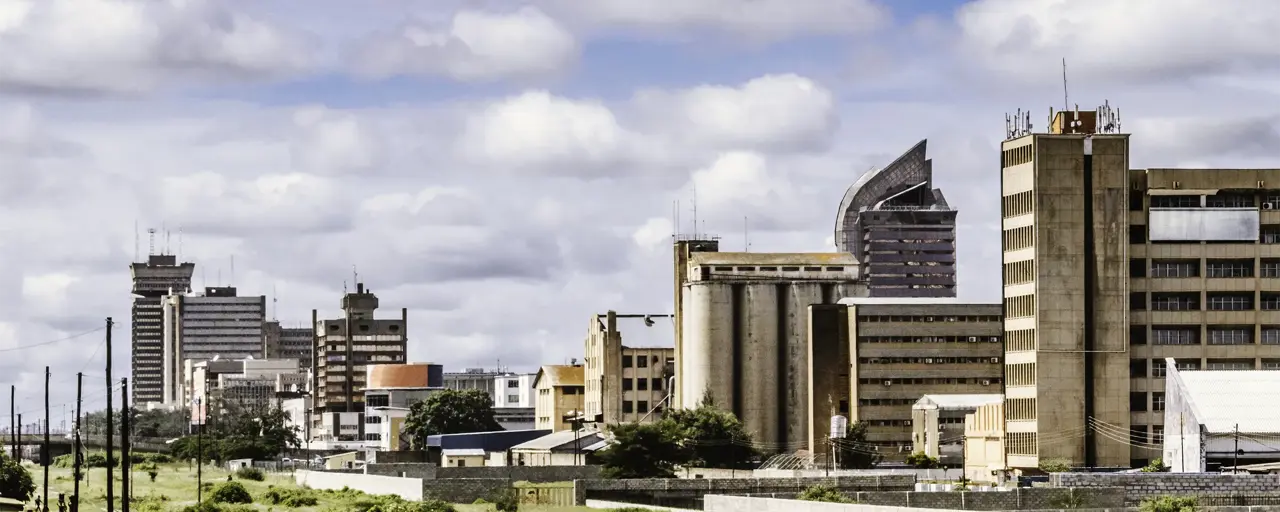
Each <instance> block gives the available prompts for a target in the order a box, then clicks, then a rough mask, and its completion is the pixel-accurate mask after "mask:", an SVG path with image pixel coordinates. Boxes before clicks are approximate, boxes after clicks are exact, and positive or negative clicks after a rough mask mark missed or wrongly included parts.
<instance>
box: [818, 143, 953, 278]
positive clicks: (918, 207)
mask: <svg viewBox="0 0 1280 512" xmlns="http://www.w3.org/2000/svg"><path fill="white" fill-rule="evenodd" d="M927 147H928V141H927V140H922V141H920V142H919V143H918V144H916V145H915V146H914V147H912V148H911V149H910V150H908V151H907V152H906V153H904V154H903V155H902V156H900V157H898V158H897V159H896V160H894V161H893V162H892V163H890V164H889V165H887V166H885V167H883V168H880V169H873V170H871V171H868V172H867V173H865V174H863V175H862V176H861V177H860V178H858V181H856V182H855V183H854V184H853V186H851V187H849V190H848V191H847V192H845V195H844V198H843V199H842V200H841V202H840V210H839V213H838V214H837V217H836V229H835V241H836V250H839V251H843V252H848V253H852V254H853V255H854V256H855V257H857V259H858V261H859V262H861V263H862V274H863V276H864V277H865V278H866V280H867V289H868V293H869V294H870V296H872V297H955V296H956V213H957V212H956V210H955V209H954V208H951V207H950V206H949V205H947V200H946V198H945V197H943V195H942V190H940V189H936V188H933V161H932V160H930V159H928V158H927V157H926V154H927V153H926V149H927Z"/></svg>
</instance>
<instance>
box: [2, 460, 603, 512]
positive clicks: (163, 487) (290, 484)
mask: <svg viewBox="0 0 1280 512" xmlns="http://www.w3.org/2000/svg"><path fill="white" fill-rule="evenodd" d="M26 467H27V470H28V471H30V472H31V477H32V479H33V480H35V483H36V495H40V494H41V493H42V492H43V488H44V487H43V485H44V469H43V468H41V467H39V466H35V465H31V464H27V465H26ZM114 473H115V479H116V482H115V491H114V492H115V502H116V507H115V509H116V510H119V509H120V484H121V482H120V479H121V475H120V471H119V470H118V469H117V470H116V471H115V472H114ZM202 473H203V475H202V476H203V480H204V481H205V482H213V483H214V484H215V485H216V484H218V483H220V482H225V481H227V476H228V475H229V473H228V472H227V471H226V470H223V469H216V468H211V467H209V466H205V468H204V470H203V471H202ZM105 480H106V469H101V468H99V469H93V470H90V471H89V472H88V478H87V480H85V481H81V482H80V499H81V504H82V505H81V508H80V510H81V511H83V512H91V511H99V510H106V504H107V491H106V486H105V485H104V482H105ZM236 481H238V482H240V483H241V484H243V485H244V486H245V488H246V489H247V490H248V491H249V493H250V494H252V495H253V496H254V501H261V500H260V499H259V497H260V496H261V495H262V494H263V493H265V492H266V491H267V489H268V488H270V487H273V486H274V487H276V488H296V487H297V484H295V483H294V480H293V476H292V475H290V474H288V473H283V474H271V473H268V474H267V477H266V480H265V481H262V482H254V481H252V480H236ZM74 484H75V482H74V481H73V480H72V478H71V470H70V469H67V468H58V467H50V468H49V495H50V497H51V498H52V499H53V504H54V505H56V504H57V499H58V493H60V492H61V493H65V494H66V496H67V500H68V501H70V500H71V496H72V489H73V486H74ZM130 486H131V487H132V492H131V494H132V495H133V498H134V500H135V501H134V503H138V500H141V499H148V498H150V499H148V501H159V500H160V499H164V503H165V509H166V510H173V511H177V510H181V509H182V508H183V507H185V506H187V505H191V504H194V503H195V502H196V471H195V468H193V467H188V466H187V465H186V464H164V465H161V466H160V472H159V475H158V476H157V477H156V481H155V482H152V481H151V477H150V476H148V475H147V473H146V472H145V471H134V472H133V479H132V480H131V481H130ZM203 494H204V497H205V498H207V497H208V492H207V491H206V492H204V493H203ZM320 496H321V500H320V502H319V503H318V504H317V505H316V506H314V507H299V508H286V507H284V506H281V505H268V504H265V503H255V504H254V505H253V507H254V508H256V509H259V510H281V511H291V512H318V511H325V512H329V511H337V510H344V505H349V502H347V501H343V500H344V498H339V497H335V496H326V495H324V494H320ZM161 497H163V498H161ZM135 508H137V506H136V505H135ZM457 508H458V512H488V511H492V510H493V506H492V505H472V504H459V505H457ZM50 509H53V510H57V509H56V507H50ZM520 510H522V511H524V510H527V511H529V512H578V511H590V510H598V509H592V508H587V507H536V506H522V507H521V508H520Z"/></svg>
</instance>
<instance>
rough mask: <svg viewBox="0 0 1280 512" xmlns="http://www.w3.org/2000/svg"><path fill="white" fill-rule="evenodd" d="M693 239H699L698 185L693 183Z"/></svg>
mask: <svg viewBox="0 0 1280 512" xmlns="http://www.w3.org/2000/svg"><path fill="white" fill-rule="evenodd" d="M693 237H694V238H698V183H697V182H696V181H695V182H694V183H693Z"/></svg>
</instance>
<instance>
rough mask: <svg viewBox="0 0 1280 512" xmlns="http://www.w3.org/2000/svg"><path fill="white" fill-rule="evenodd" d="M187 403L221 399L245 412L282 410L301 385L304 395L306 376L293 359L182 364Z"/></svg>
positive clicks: (206, 402) (183, 388)
mask: <svg viewBox="0 0 1280 512" xmlns="http://www.w3.org/2000/svg"><path fill="white" fill-rule="evenodd" d="M182 374H183V384H182V385H181V386H180V387H181V389H182V390H183V394H184V396H185V399H184V402H185V403H189V404H195V403H196V401H197V400H199V401H200V403H202V404H208V403H209V400H221V401H223V402H224V403H226V404H231V405H235V406H238V407H241V408H243V409H246V410H265V409H273V408H279V407H281V401H282V400H283V399H284V398H285V397H286V396H289V395H291V394H293V393H297V392H298V390H299V386H303V387H302V391H303V392H305V386H306V378H307V377H306V375H305V374H302V373H300V372H299V370H298V363H297V361H294V360H292V359H240V360H220V359H217V358H215V359H213V360H209V361H194V360H190V359H188V360H186V361H184V362H183V372H182Z"/></svg>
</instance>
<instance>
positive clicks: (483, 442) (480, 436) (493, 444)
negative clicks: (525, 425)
mask: <svg viewBox="0 0 1280 512" xmlns="http://www.w3.org/2000/svg"><path fill="white" fill-rule="evenodd" d="M550 433H551V431H550V430H499V431H496V432H472V433H468V434H439V435H434V436H428V437H427V446H428V447H431V448H439V449H441V450H462V449H469V448H470V449H482V450H485V451H489V452H498V451H504V450H507V449H509V448H511V447H512V446H515V445H518V444H520V443H524V442H527V441H532V440H534V439H537V438H539V437H542V436H545V435H547V434H550Z"/></svg>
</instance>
